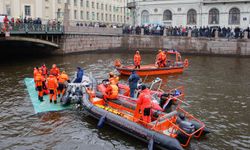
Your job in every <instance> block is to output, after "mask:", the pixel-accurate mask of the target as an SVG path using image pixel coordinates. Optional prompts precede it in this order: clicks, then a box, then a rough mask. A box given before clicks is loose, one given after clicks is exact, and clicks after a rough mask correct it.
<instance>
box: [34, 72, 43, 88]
mask: <svg viewBox="0 0 250 150" xmlns="http://www.w3.org/2000/svg"><path fill="white" fill-rule="evenodd" d="M42 81H43V77H42V74H41V73H39V72H38V73H37V74H36V76H35V82H36V86H42Z"/></svg>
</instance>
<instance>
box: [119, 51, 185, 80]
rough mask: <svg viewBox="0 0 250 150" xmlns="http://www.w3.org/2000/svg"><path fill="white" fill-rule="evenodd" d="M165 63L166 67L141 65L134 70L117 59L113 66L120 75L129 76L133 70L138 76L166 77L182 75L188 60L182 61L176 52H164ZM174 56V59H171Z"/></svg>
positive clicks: (132, 66) (131, 66)
mask: <svg viewBox="0 0 250 150" xmlns="http://www.w3.org/2000/svg"><path fill="white" fill-rule="evenodd" d="M166 55H167V63H166V67H158V66H157V65H155V64H148V65H141V67H140V69H135V67H134V65H128V66H123V65H122V64H121V61H120V60H119V59H117V60H115V62H114V66H115V68H116V70H117V71H118V72H119V73H120V74H122V75H130V74H131V72H132V71H133V70H136V72H137V74H138V75H139V76H148V75H164V74H165V75H168V74H178V73H182V72H183V70H184V68H187V67H188V65H189V63H188V59H185V60H184V61H182V59H181V55H180V53H179V52H178V51H174V50H169V51H167V52H166ZM171 56H175V59H171Z"/></svg>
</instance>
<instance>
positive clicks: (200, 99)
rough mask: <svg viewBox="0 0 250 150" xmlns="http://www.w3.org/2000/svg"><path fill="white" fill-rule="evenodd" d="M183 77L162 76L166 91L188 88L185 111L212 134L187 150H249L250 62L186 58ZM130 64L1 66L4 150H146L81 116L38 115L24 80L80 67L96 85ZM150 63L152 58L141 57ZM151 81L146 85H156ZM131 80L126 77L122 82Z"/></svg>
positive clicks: (102, 60)
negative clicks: (41, 69)
mask: <svg viewBox="0 0 250 150" xmlns="http://www.w3.org/2000/svg"><path fill="white" fill-rule="evenodd" d="M187 57H188V58H189V61H190V68H188V69H187V70H186V71H185V72H184V73H183V74H182V75H172V76H160V77H161V78H163V80H164V85H163V89H169V88H174V87H176V86H182V85H183V86H184V87H185V92H186V93H185V94H186V99H187V100H188V102H189V104H190V105H191V107H186V109H187V110H188V111H189V112H191V113H192V114H194V115H195V116H197V117H198V118H199V119H201V120H202V121H204V122H205V124H206V125H207V126H208V127H209V128H210V130H211V131H212V133H211V134H210V135H208V136H207V137H206V138H203V139H201V140H199V141H196V140H193V141H192V142H191V145H190V147H189V149H191V150H193V149H207V150H210V149H218V150H221V149H225V150H230V149H242V150H243V149H250V128H249V122H250V119H249V116H250V111H249V102H250V59H249V58H227V57H205V56H187ZM115 58H122V60H123V63H127V64H128V63H131V62H132V59H131V58H132V55H131V54H81V55H69V56H64V57H49V58H39V59H28V58H26V59H21V60H11V61H7V60H6V61H4V62H1V65H0V79H1V80H0V84H1V87H0V91H1V92H0V112H1V113H0V133H1V134H0V149H91V150H99V149H107V150H110V149H147V144H144V143H142V142H140V141H138V140H137V139H134V138H132V137H130V136H127V135H126V134H124V133H122V132H120V131H118V130H115V129H113V128H111V127H109V126H105V128H103V129H101V130H98V129H97V127H96V125H97V121H96V120H94V119H92V118H90V117H88V116H86V115H84V114H83V113H81V112H77V111H62V112H51V113H43V114H39V115H34V110H33V107H32V104H31V101H30V100H29V96H28V93H27V91H26V90H25V85H24V83H23V79H24V78H25V77H32V73H33V67H34V66H37V65H41V64H42V63H46V64H47V66H51V65H52V64H53V63H56V64H58V66H59V67H60V68H61V69H65V70H66V71H67V72H68V74H70V75H73V74H74V71H75V68H76V67H77V66H82V67H83V68H85V71H86V72H92V73H93V75H94V76H95V77H96V78H98V79H103V78H106V77H107V73H108V72H110V71H113V70H114V68H113V67H112V66H113V60H114V59H115ZM142 59H143V63H151V62H152V61H153V60H154V55H153V54H146V55H142ZM152 79H153V77H149V78H148V79H147V81H150V80H152ZM126 80H127V78H126V77H122V82H126Z"/></svg>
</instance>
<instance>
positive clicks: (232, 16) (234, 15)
mask: <svg viewBox="0 0 250 150" xmlns="http://www.w3.org/2000/svg"><path fill="white" fill-rule="evenodd" d="M229 24H240V10H239V9H238V8H232V9H230V11H229Z"/></svg>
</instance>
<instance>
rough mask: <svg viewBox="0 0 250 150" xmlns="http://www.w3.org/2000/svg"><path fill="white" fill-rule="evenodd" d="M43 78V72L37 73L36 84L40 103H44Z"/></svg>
mask: <svg viewBox="0 0 250 150" xmlns="http://www.w3.org/2000/svg"><path fill="white" fill-rule="evenodd" d="M42 82H43V76H42V71H41V70H39V71H38V72H37V73H36V76H35V83H36V89H37V91H38V99H39V100H40V101H43V87H42V86H43V83H42Z"/></svg>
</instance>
